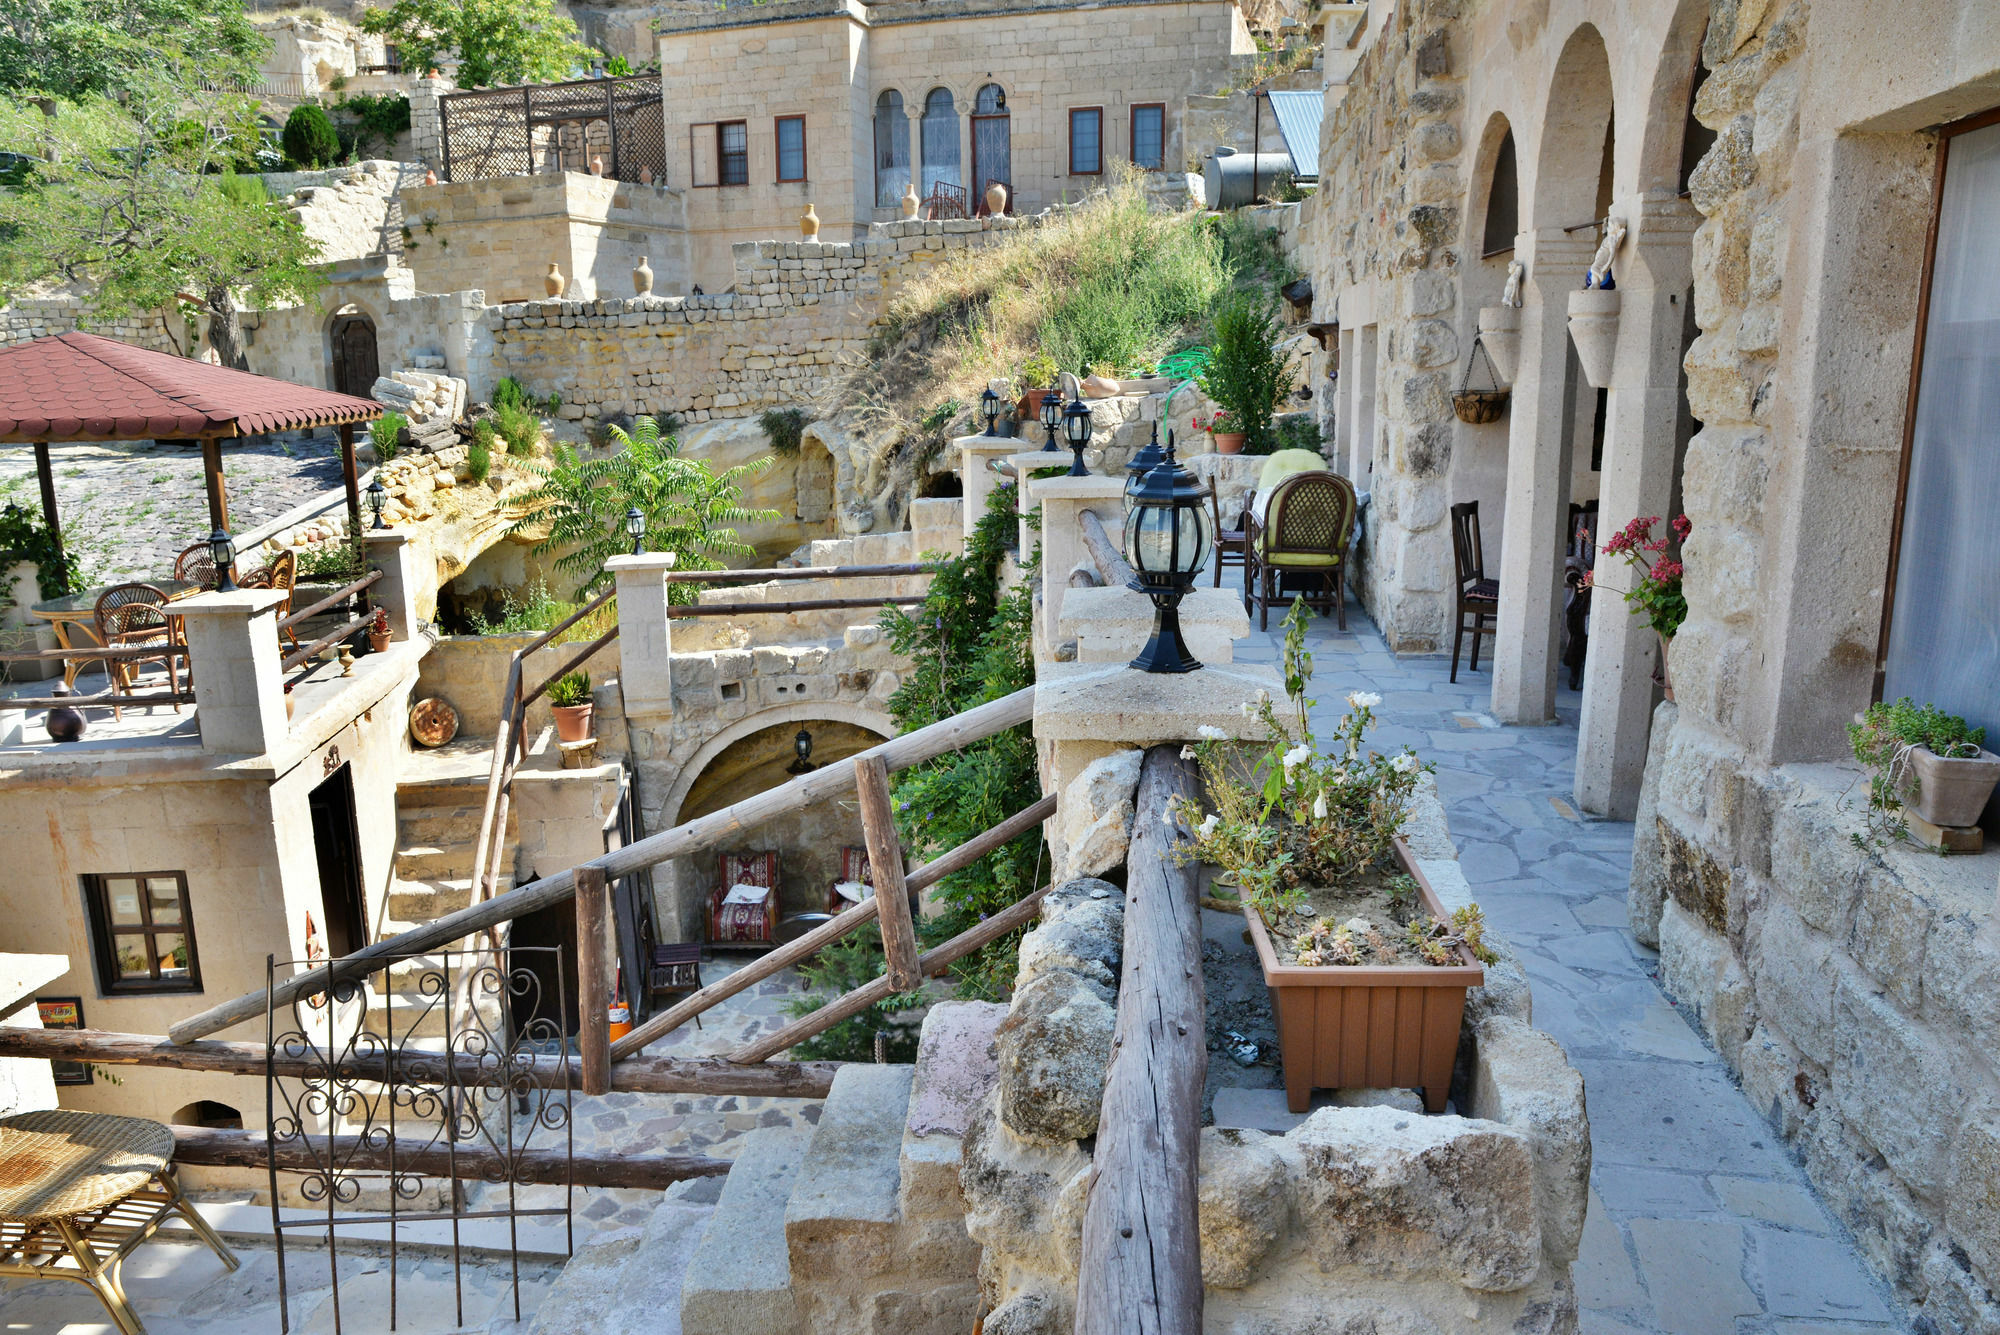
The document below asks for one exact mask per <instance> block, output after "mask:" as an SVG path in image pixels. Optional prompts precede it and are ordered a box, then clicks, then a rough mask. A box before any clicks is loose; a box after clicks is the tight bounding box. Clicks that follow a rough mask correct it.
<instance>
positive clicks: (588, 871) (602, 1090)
mask: <svg viewBox="0 0 2000 1335" xmlns="http://www.w3.org/2000/svg"><path fill="white" fill-rule="evenodd" d="M606 900H607V896H606V894H605V890H604V868H602V867H592V866H590V865H588V864H585V865H584V866H581V867H578V868H577V869H576V1050H577V1053H578V1055H579V1056H581V1057H582V1059H583V1092H584V1093H586V1094H609V1093H610V1092H611V1032H610V1028H611V1017H610V1015H609V1014H608V1013H607V1012H606V1010H605V1006H606V1004H607V1002H608V1000H609V998H610V995H611V980H610V979H609V978H607V977H606V976H605V970H604V924H605V922H606V921H607V919H608V917H609V914H608V913H607V912H606V907H607V906H606Z"/></svg>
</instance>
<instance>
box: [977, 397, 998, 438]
mask: <svg viewBox="0 0 2000 1335" xmlns="http://www.w3.org/2000/svg"><path fill="white" fill-rule="evenodd" d="M979 415H980V416H981V417H983V418H985V419H986V434H987V435H989V436H990V435H992V434H993V424H994V423H995V422H997V421H999V420H1000V396H999V395H998V394H995V393H994V392H993V386H991V385H988V386H987V387H986V391H985V392H984V393H983V394H981V395H980V396H979Z"/></svg>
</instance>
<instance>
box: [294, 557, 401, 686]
mask: <svg viewBox="0 0 2000 1335" xmlns="http://www.w3.org/2000/svg"><path fill="white" fill-rule="evenodd" d="M381 578H382V572H381V571H379V570H370V571H368V572H367V573H366V574H364V575H362V576H361V578H359V579H357V580H353V581H351V582H349V583H347V584H343V585H342V586H341V587H339V588H338V589H335V590H334V591H333V592H332V593H329V594H328V595H327V596H326V597H324V598H322V599H320V600H319V601H318V602H316V603H314V604H313V605H312V606H310V607H305V608H301V609H300V610H298V611H296V612H293V613H291V614H290V615H289V616H286V617H283V618H281V619H280V620H279V622H278V629H279V630H281V631H286V630H291V629H293V628H294V627H297V626H301V625H303V624H305V621H306V618H308V617H312V616H317V615H318V614H319V613H321V612H324V611H325V610H326V609H327V608H329V607H332V606H333V605H334V604H335V603H338V602H343V601H345V600H346V599H349V598H352V597H354V596H355V595H356V594H360V593H366V592H367V591H368V590H369V589H370V588H372V587H374V585H375V584H376V583H377V582H379V581H380V580H381ZM372 619H373V618H372V614H371V613H370V612H368V611H367V610H366V602H365V600H364V603H363V610H362V613H361V615H360V616H358V617H352V618H350V619H349V620H348V621H347V622H346V623H345V624H343V625H341V626H338V627H336V628H335V629H333V630H331V631H328V632H327V633H326V634H324V635H322V636H320V637H319V638H318V639H316V640H314V641H312V642H311V643H310V644H302V645H300V646H299V647H298V648H296V649H294V650H292V652H291V653H289V654H286V655H285V656H284V658H282V659H281V660H279V662H278V671H280V672H290V671H291V670H292V669H293V668H295V667H297V666H299V665H300V664H301V663H305V662H308V661H310V660H311V659H312V656H313V655H314V654H317V653H319V652H320V651H321V650H322V649H330V648H332V647H333V646H334V645H336V644H339V643H340V642H341V641H342V640H345V639H347V638H348V637H349V636H350V635H353V634H354V633H355V632H356V631H358V630H363V629H365V628H366V627H367V625H368V623H369V621H370V620H372Z"/></svg>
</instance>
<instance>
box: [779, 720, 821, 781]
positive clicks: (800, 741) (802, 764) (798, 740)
mask: <svg viewBox="0 0 2000 1335" xmlns="http://www.w3.org/2000/svg"><path fill="white" fill-rule="evenodd" d="M792 750H793V751H794V752H795V753H796V757H795V758H794V759H793V761H792V763H791V764H789V765H787V766H785V773H787V774H810V773H812V772H813V771H814V770H816V769H818V768H819V766H818V765H815V764H813V758H812V753H813V735H812V734H811V733H810V732H808V731H806V730H805V729H804V728H800V729H799V732H798V736H796V737H794V738H792Z"/></svg>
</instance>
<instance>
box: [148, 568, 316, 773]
mask: <svg viewBox="0 0 2000 1335" xmlns="http://www.w3.org/2000/svg"><path fill="white" fill-rule="evenodd" d="M286 599H287V595H286V594H284V593H281V592H279V591H277V590H275V589H237V590H234V591H232V592H229V593H202V594H196V595H195V596H194V597H192V598H184V599H182V600H181V601H180V602H177V603H175V604H174V616H175V617H176V618H178V619H179V621H180V623H181V625H182V627H183V628H184V630H185V632H186V637H187V647H188V659H187V662H188V667H189V669H190V670H191V671H192V672H193V673H194V677H195V683H194V695H195V718H196V721H197V722H198V723H199V724H200V726H201V746H202V750H204V751H209V752H213V753H217V754H222V755H244V756H261V755H265V754H267V753H269V752H270V751H272V750H274V749H275V748H276V747H277V746H278V744H279V743H281V742H283V741H284V740H285V735H286V733H287V731H288V729H289V725H288V723H287V720H286V713H285V687H284V682H283V680H282V676H281V674H280V671H279V668H278V663H279V661H280V657H281V656H280V654H279V651H278V606H279V604H281V603H283V602H285V601H286Z"/></svg>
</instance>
